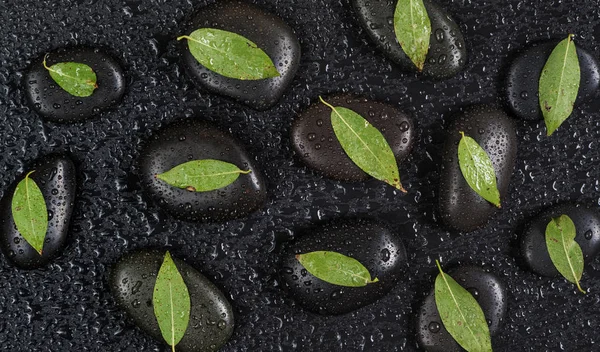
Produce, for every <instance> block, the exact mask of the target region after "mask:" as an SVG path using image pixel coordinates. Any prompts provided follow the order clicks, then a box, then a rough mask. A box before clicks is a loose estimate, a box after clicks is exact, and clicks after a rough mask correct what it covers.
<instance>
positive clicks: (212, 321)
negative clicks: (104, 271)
mask: <svg viewBox="0 0 600 352" xmlns="http://www.w3.org/2000/svg"><path fill="white" fill-rule="evenodd" d="M164 255H165V252H164V251H159V250H138V251H136V252H133V253H129V254H126V255H125V256H123V257H122V258H121V259H120V260H119V261H118V262H117V264H115V266H114V267H113V268H112V270H111V272H110V277H109V281H110V282H109V284H110V288H111V292H112V294H113V296H114V298H115V300H116V301H117V303H118V305H119V306H120V307H121V308H122V309H123V310H124V311H125V312H127V315H128V316H129V317H130V318H131V319H132V320H133V322H134V323H135V324H136V325H137V326H138V327H139V328H140V329H142V330H143V331H144V332H146V333H147V334H149V335H150V336H152V337H153V338H155V339H157V340H158V341H161V342H164V343H166V342H165V340H164V339H163V337H162V334H161V332H160V327H159V326H158V322H157V321H156V316H155V315H154V306H153V303H152V302H153V301H152V296H153V294H154V284H155V283H156V275H157V274H158V270H159V269H160V266H161V265H162V262H163V259H164ZM173 260H174V262H175V264H176V265H177V269H178V270H179V272H180V273H181V276H182V277H183V281H184V282H185V284H186V286H187V288H188V292H189V294H190V310H191V312H190V321H189V325H188V328H187V330H186V332H185V334H184V335H183V338H182V339H181V341H180V342H179V343H178V344H177V346H176V347H177V351H179V352H204V351H217V350H219V348H221V346H223V345H224V344H225V343H226V342H227V340H229V337H230V336H231V334H232V332H233V327H234V317H233V310H232V308H231V305H230V304H229V301H227V298H225V295H224V294H223V293H222V292H221V291H220V290H219V289H218V288H217V287H216V286H215V285H214V284H213V283H212V282H211V281H210V280H208V279H207V278H206V277H204V275H202V274H200V273H199V272H198V271H197V270H196V269H194V268H193V267H191V266H189V265H188V264H186V263H185V262H183V261H181V260H179V259H177V258H173Z"/></svg>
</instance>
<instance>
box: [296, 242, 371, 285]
mask: <svg viewBox="0 0 600 352" xmlns="http://www.w3.org/2000/svg"><path fill="white" fill-rule="evenodd" d="M296 259H297V260H298V261H299V262H300V264H302V266H303V267H304V268H305V269H306V270H308V272H309V273H311V274H312V275H314V276H316V277H317V278H319V279H321V280H323V281H325V282H328V283H330V284H333V285H338V286H348V287H363V286H366V285H368V284H372V283H375V282H378V281H379V279H377V278H375V279H373V280H371V274H370V273H369V270H367V268H365V267H364V266H363V265H362V264H361V263H360V262H359V261H358V260H356V259H354V258H351V257H348V256H345V255H343V254H340V253H337V252H330V251H317V252H310V253H305V254H298V255H296Z"/></svg>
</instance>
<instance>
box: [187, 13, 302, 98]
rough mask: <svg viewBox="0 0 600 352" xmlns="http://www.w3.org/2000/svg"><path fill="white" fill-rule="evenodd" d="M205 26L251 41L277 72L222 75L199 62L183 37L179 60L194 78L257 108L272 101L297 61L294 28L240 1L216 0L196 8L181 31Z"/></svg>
mask: <svg viewBox="0 0 600 352" xmlns="http://www.w3.org/2000/svg"><path fill="white" fill-rule="evenodd" d="M207 27H210V28H217V29H222V30H226V31H230V32H234V33H237V34H240V35H242V36H244V37H246V38H248V39H249V40H251V41H252V42H254V43H255V44H256V45H257V46H258V47H259V48H261V49H262V50H263V51H264V52H265V53H267V55H269V57H270V58H271V60H273V63H274V64H275V67H277V71H279V73H280V76H279V77H274V78H268V79H262V80H250V81H248V80H239V79H235V78H229V77H224V76H222V75H220V74H218V73H215V72H213V71H210V70H209V69H207V68H205V67H204V66H202V65H201V64H200V63H199V62H198V60H196V59H195V58H194V56H193V55H192V54H191V52H190V50H189V48H188V44H187V42H186V41H185V40H184V41H182V43H181V50H182V62H183V65H184V67H185V69H186V71H187V72H188V73H189V74H190V76H191V77H192V79H193V81H194V82H195V83H196V84H197V85H199V86H200V87H203V88H206V89H207V90H209V91H211V92H214V93H218V94H222V95H225V96H228V97H231V98H233V99H235V100H237V101H240V102H242V103H244V104H246V105H248V106H250V107H252V108H254V109H257V110H266V109H268V108H270V107H272V106H273V105H275V103H277V101H279V99H280V98H281V97H282V96H283V93H284V92H285V90H286V89H287V87H288V86H289V85H290V83H291V82H292V80H293V78H294V76H295V75H296V71H297V70H298V66H299V63H300V43H299V42H298V38H297V37H296V35H295V34H294V31H293V30H292V29H291V28H290V27H289V26H288V25H287V24H286V23H285V22H283V21H282V20H281V19H280V18H279V17H277V16H274V15H272V14H270V13H267V12H265V11H263V10H262V9H260V8H258V7H256V6H254V5H251V4H248V3H246V2H242V1H217V2H216V3H214V4H212V5H209V6H206V7H203V8H201V9H199V10H198V11H197V12H196V13H195V15H194V16H193V17H192V19H191V20H190V21H189V23H188V24H186V25H185V27H184V28H185V31H184V33H185V34H189V33H191V32H193V31H195V30H196V29H199V28H207Z"/></svg>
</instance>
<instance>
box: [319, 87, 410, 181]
mask: <svg viewBox="0 0 600 352" xmlns="http://www.w3.org/2000/svg"><path fill="white" fill-rule="evenodd" d="M319 99H321V102H322V103H323V104H325V105H327V106H328V107H329V108H330V109H331V124H332V126H333V131H334V132H335V136H336V137H337V139H338V141H339V142H340V144H341V145H342V148H343V149H344V151H345V152H346V154H347V155H348V157H349V158H350V159H351V160H352V161H353V162H354V163H355V164H356V165H357V166H358V167H360V168H361V169H362V170H363V171H364V172H366V173H367V174H369V175H371V176H373V177H374V178H376V179H378V180H381V181H384V182H386V183H388V184H390V185H392V186H394V187H396V188H397V189H399V190H400V191H402V192H406V190H405V189H404V188H403V187H402V184H401V183H400V175H399V172H398V164H397V163H396V157H395V156H394V152H393V151H392V148H390V145H389V144H388V142H387V141H386V140H385V137H383V135H382V134H381V132H379V130H378V129H377V128H375V127H374V126H373V125H371V124H370V123H369V122H368V121H367V120H365V118H364V117H362V116H360V115H359V114H357V113H356V112H354V111H352V110H350V109H347V108H344V107H342V106H332V105H331V104H329V103H327V102H326V101H325V100H323V98H321V97H319Z"/></svg>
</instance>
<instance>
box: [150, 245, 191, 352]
mask: <svg viewBox="0 0 600 352" xmlns="http://www.w3.org/2000/svg"><path fill="white" fill-rule="evenodd" d="M152 303H153V305H154V315H155V316H156V321H157V322H158V326H159V327H160V332H161V333H162V336H163V338H164V339H165V341H166V342H167V343H168V344H169V345H170V346H171V348H172V350H173V351H175V345H177V344H178V343H179V341H181V339H182V338H183V335H184V334H185V331H186V330H187V327H188V323H189V321H190V294H189V292H188V288H187V286H186V284H185V282H184V281H183V277H181V274H180V273H179V270H177V266H176V265H175V262H174V261H173V259H172V258H171V253H169V252H168V251H167V253H166V254H165V259H164V261H163V263H162V265H161V266H160V270H159V271H158V275H157V276H156V283H155V284H154V294H153V295H152Z"/></svg>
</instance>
